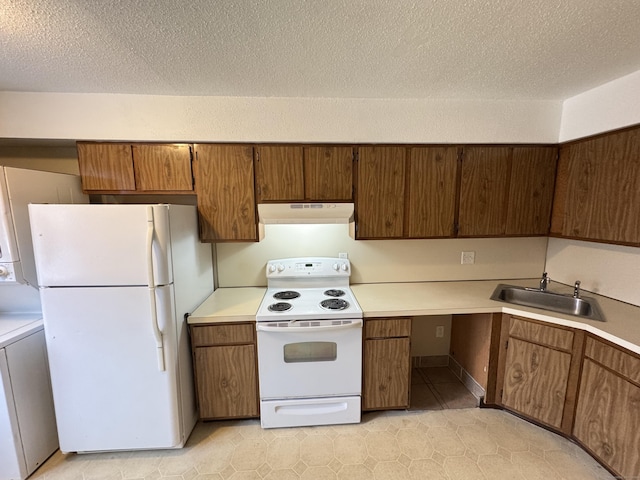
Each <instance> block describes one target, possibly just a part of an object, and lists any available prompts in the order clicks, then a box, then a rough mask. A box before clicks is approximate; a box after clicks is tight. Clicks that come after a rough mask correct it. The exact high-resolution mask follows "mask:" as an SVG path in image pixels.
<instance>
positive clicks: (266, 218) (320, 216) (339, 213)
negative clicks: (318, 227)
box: [258, 203, 354, 225]
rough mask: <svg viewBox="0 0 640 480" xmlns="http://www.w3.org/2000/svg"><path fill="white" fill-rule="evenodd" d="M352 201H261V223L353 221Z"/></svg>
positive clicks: (259, 214) (259, 217)
mask: <svg viewBox="0 0 640 480" xmlns="http://www.w3.org/2000/svg"><path fill="white" fill-rule="evenodd" d="M353 212H354V204H353V203H261V204H259V205H258V219H259V220H260V223H261V224H265V225H270V224H296V225H298V224H309V223H311V224H327V223H349V222H353Z"/></svg>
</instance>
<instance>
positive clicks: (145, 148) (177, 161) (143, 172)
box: [132, 144, 193, 192]
mask: <svg viewBox="0 0 640 480" xmlns="http://www.w3.org/2000/svg"><path fill="white" fill-rule="evenodd" d="M132 153H133V167H134V172H135V177H136V189H137V190H138V191H141V192H163V191H167V192H177V191H192V190H193V173H192V171H191V145H186V144H181V145H180V144H176V145H147V144H141V145H137V144H134V145H133V146H132Z"/></svg>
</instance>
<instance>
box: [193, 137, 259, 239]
mask: <svg viewBox="0 0 640 480" xmlns="http://www.w3.org/2000/svg"><path fill="white" fill-rule="evenodd" d="M195 155H196V158H195V161H194V164H195V168H194V171H195V178H196V193H197V196H198V218H199V222H200V240H202V241H204V242H217V241H256V240H257V239H258V227H257V221H256V206H255V197H254V186H253V185H254V183H253V147H251V146H248V145H215V144H198V145H195Z"/></svg>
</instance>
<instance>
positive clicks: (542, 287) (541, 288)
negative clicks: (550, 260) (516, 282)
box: [540, 272, 551, 292]
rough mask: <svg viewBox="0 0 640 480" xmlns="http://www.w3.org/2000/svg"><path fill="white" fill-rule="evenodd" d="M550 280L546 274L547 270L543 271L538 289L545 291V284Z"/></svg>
mask: <svg viewBox="0 0 640 480" xmlns="http://www.w3.org/2000/svg"><path fill="white" fill-rule="evenodd" d="M550 282H551V279H550V278H549V277H548V276H547V272H544V273H543V274H542V278H541V279H540V291H541V292H546V291H547V286H548V285H549V283H550Z"/></svg>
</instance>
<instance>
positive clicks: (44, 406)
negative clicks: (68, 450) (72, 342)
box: [0, 313, 58, 480]
mask: <svg viewBox="0 0 640 480" xmlns="http://www.w3.org/2000/svg"><path fill="white" fill-rule="evenodd" d="M57 448H58V433H57V429H56V420H55V413H54V409H53V397H52V394H51V381H50V380H49V365H48V362H47V350H46V344H45V337H44V330H43V326H42V320H41V319H40V316H39V315H37V314H19V313H18V314H0V480H23V479H25V478H27V477H28V476H29V475H31V474H32V473H33V472H34V471H35V470H36V469H37V468H38V467H39V466H40V465H42V464H43V463H44V462H45V460H47V458H49V457H50V456H51V454H53V453H54V452H55V451H56V450H57Z"/></svg>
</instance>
